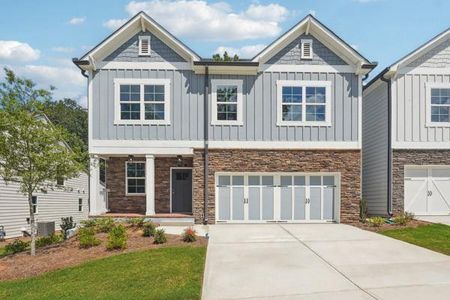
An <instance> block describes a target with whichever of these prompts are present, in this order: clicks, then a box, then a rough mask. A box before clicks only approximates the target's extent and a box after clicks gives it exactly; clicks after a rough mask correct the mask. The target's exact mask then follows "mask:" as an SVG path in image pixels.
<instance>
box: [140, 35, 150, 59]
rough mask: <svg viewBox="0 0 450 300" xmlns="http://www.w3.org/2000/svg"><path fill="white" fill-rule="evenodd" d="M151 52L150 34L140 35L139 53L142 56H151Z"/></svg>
mask: <svg viewBox="0 0 450 300" xmlns="http://www.w3.org/2000/svg"><path fill="white" fill-rule="evenodd" d="M150 53H151V49H150V37H149V36H140V37H139V55H140V56H149V55H150Z"/></svg>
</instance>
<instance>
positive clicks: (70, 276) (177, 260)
mask: <svg viewBox="0 0 450 300" xmlns="http://www.w3.org/2000/svg"><path fill="white" fill-rule="evenodd" d="M205 254H206V248H204V247H173V248H169V247H168V248H160V249H155V250H148V251H143V252H134V253H127V254H121V255H117V256H113V257H108V258H103V259H99V260H95V261H91V262H87V263H84V264H82V265H79V266H76V267H72V268H67V269H63V270H59V271H54V272H50V273H47V274H44V275H41V276H38V277H34V278H29V279H24V280H14V281H7V282H0V299H22V300H25V299H52V300H53V299H199V298H200V292H201V287H202V278H203V268H204V261H205Z"/></svg>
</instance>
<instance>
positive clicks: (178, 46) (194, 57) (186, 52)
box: [78, 11, 201, 67]
mask: <svg viewBox="0 0 450 300" xmlns="http://www.w3.org/2000/svg"><path fill="white" fill-rule="evenodd" d="M141 31H149V32H151V33H152V34H154V35H155V36H156V37H158V38H159V39H161V40H162V41H164V42H165V43H166V44H167V45H168V46H169V47H171V48H172V49H173V50H174V51H175V52H177V53H178V54H179V55H180V56H181V57H183V58H184V59H186V60H187V61H190V62H194V61H199V60H200V59H201V58H200V56H199V55H198V54H197V53H195V52H194V51H193V50H192V49H190V48H189V47H188V46H186V45H185V44H183V43H182V42H181V41H180V40H178V39H177V38H176V37H175V36H173V35H172V34H171V33H170V32H168V31H167V30H166V29H165V28H164V27H162V26H161V25H160V24H158V23H157V22H156V21H155V20H153V19H152V18H151V17H150V16H149V15H147V14H146V13H145V12H143V11H141V12H139V13H137V14H136V15H135V16H134V17H132V18H131V19H130V20H128V21H127V22H126V23H125V24H123V25H122V26H121V27H120V28H119V29H117V30H116V31H114V32H113V33H112V34H111V35H109V36H108V37H107V38H105V39H104V40H103V41H102V42H100V43H99V44H98V45H97V46H95V47H94V48H92V49H91V50H89V51H88V52H87V53H86V54H84V55H83V56H82V57H81V58H80V59H79V60H78V61H79V62H80V61H84V62H85V63H82V64H79V65H82V66H84V67H86V66H90V65H92V64H95V61H100V60H102V59H104V58H105V57H106V56H107V55H109V54H110V53H111V52H112V51H114V50H115V49H117V47H119V46H120V45H121V44H122V43H124V42H126V41H127V40H128V39H129V38H130V37H131V36H133V35H135V34H137V33H138V32H141ZM86 61H87V62H89V63H86Z"/></svg>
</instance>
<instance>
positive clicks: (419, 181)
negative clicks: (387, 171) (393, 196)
mask: <svg viewBox="0 0 450 300" xmlns="http://www.w3.org/2000/svg"><path fill="white" fill-rule="evenodd" d="M405 211H408V212H413V213H415V214H416V215H448V214H450V166H430V167H421V166H407V167H405Z"/></svg>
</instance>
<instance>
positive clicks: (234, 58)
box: [212, 51, 239, 62]
mask: <svg viewBox="0 0 450 300" xmlns="http://www.w3.org/2000/svg"><path fill="white" fill-rule="evenodd" d="M212 58H213V61H223V62H231V61H238V60H239V56H238V55H237V54H235V55H234V56H230V55H229V54H228V52H227V51H225V52H224V53H223V56H221V55H220V54H219V53H216V54H214V55H213V56H212Z"/></svg>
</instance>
